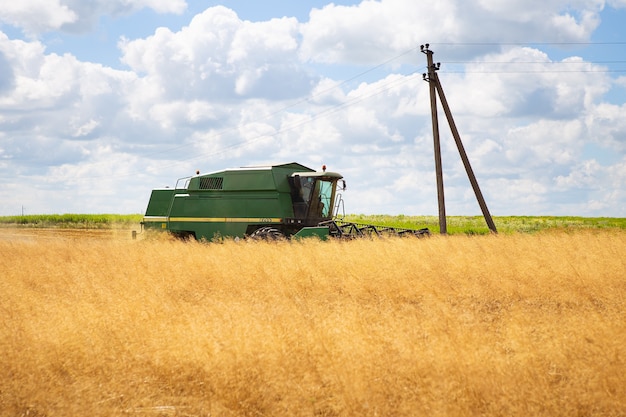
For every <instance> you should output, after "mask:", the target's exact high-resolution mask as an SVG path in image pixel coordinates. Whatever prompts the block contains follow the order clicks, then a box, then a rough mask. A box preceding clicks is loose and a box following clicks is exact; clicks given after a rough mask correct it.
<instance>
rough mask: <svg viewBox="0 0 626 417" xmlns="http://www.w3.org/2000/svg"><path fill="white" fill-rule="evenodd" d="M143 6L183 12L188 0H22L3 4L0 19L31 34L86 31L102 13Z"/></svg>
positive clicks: (135, 8)
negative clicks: (56, 31)
mask: <svg viewBox="0 0 626 417" xmlns="http://www.w3.org/2000/svg"><path fill="white" fill-rule="evenodd" d="M144 8H149V9H152V10H154V11H155V12H157V13H175V14H181V13H183V12H184V11H185V10H186V8H187V3H186V1H185V0H92V1H88V2H86V1H83V0H21V1H19V2H5V3H4V4H3V6H2V8H0V22H5V23H8V24H10V25H13V26H15V27H19V28H22V29H23V30H24V32H25V33H27V34H28V35H29V36H36V35H38V34H41V33H44V32H49V31H54V30H64V31H69V32H85V31H87V30H89V29H91V28H92V27H93V26H94V24H95V23H96V22H97V20H98V18H99V17H100V16H101V15H112V16H117V15H124V14H129V13H132V12H135V11H138V10H141V9H144Z"/></svg>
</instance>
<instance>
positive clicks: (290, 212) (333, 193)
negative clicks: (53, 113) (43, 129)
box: [142, 162, 429, 240]
mask: <svg viewBox="0 0 626 417" xmlns="http://www.w3.org/2000/svg"><path fill="white" fill-rule="evenodd" d="M345 188H346V186H345V181H343V177H342V175H341V174H338V173H336V172H327V171H326V167H323V169H322V171H315V170H313V169H311V168H307V167H305V166H304V165H300V164H298V163H295V162H294V163H289V164H282V165H273V166H263V167H244V168H237V169H227V170H223V171H218V172H213V173H209V174H202V175H200V173H197V175H195V176H191V177H186V178H181V179H179V180H178V181H177V183H176V187H175V188H161V189H155V190H152V194H151V196H150V201H149V203H148V208H147V209H146V214H145V216H144V218H143V222H142V226H143V227H144V228H145V229H146V230H162V231H167V232H169V233H172V234H173V235H175V236H177V237H181V238H194V239H198V240H212V239H215V238H220V237H233V238H256V239H281V238H303V237H310V236H316V237H318V238H321V239H327V238H329V237H333V238H353V237H360V236H372V235H381V234H393V235H413V236H418V237H421V236H424V235H428V234H429V231H428V229H419V230H412V229H400V228H392V227H381V226H374V225H365V224H357V223H350V222H345V221H342V220H340V219H338V218H337V217H336V213H337V212H338V211H339V208H340V207H343V201H342V199H341V195H340V194H339V193H338V191H343V190H345Z"/></svg>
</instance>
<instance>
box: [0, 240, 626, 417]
mask: <svg viewBox="0 0 626 417" xmlns="http://www.w3.org/2000/svg"><path fill="white" fill-rule="evenodd" d="M0 255H1V256H0V276H1V277H2V279H1V280H0V294H1V295H2V303H1V305H0V313H1V314H2V317H3V318H2V326H1V327H0V372H1V375H2V378H1V382H0V415H2V416H27V415H28V416H50V417H51V416H117V415H135V416H155V415H160V416H166V415H171V416H174V415H175V416H230V415H244V416H245V415H249V416H355V415H363V416H374V415H385V416H392V415H393V416H408V415H428V416H474V415H488V416H495V415H498V416H500V415H507V416H529V415H532V416H574V415H578V416H583V415H585V416H623V415H626V412H625V411H624V410H626V318H625V317H626V316H625V312H626V309H625V304H624V297H625V294H626V233H625V232H619V231H605V232H593V231H591V232H589V231H588V232H576V233H565V232H559V233H554V232H553V233H540V234H536V235H532V236H531V235H521V234H520V235H510V236H480V237H465V236H453V237H440V236H434V237H431V238H428V239H420V240H418V239H412V238H407V239H381V240H378V239H375V240H357V241H350V242H320V241H316V240H306V241H304V242H277V243H257V242H233V241H226V242H224V243H221V244H201V243H196V242H187V243H184V242H179V241H172V240H169V239H164V238H155V239H144V240H141V241H132V240H130V239H128V240H120V239H119V238H117V239H76V238H74V237H64V238H63V237H59V238H56V239H43V240H42V239H38V238H36V237H31V238H29V239H18V238H15V236H12V238H11V239H4V240H2V239H0Z"/></svg>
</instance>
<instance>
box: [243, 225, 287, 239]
mask: <svg viewBox="0 0 626 417" xmlns="http://www.w3.org/2000/svg"><path fill="white" fill-rule="evenodd" d="M250 239H255V240H281V239H285V235H284V234H283V232H281V231H280V230H278V229H276V228H274V227H261V228H260V229H256V230H255V231H254V232H252V234H250Z"/></svg>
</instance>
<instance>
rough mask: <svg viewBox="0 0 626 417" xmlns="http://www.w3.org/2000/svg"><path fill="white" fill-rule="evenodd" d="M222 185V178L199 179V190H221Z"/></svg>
mask: <svg viewBox="0 0 626 417" xmlns="http://www.w3.org/2000/svg"><path fill="white" fill-rule="evenodd" d="M223 183H224V178H222V177H208V178H200V189H201V190H221V189H222V185H223Z"/></svg>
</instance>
